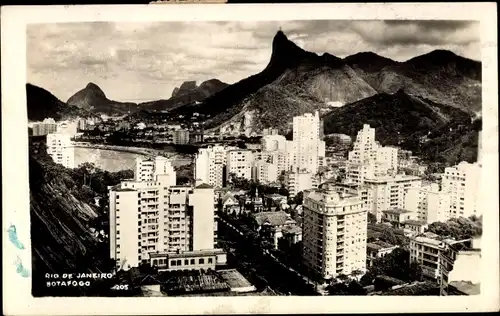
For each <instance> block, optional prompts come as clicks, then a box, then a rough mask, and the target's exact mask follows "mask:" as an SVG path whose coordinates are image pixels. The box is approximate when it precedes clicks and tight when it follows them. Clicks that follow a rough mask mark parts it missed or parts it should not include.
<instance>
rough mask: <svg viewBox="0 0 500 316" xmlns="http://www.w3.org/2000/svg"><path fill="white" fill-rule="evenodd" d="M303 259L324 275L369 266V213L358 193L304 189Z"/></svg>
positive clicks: (334, 275) (343, 272) (363, 269)
mask: <svg viewBox="0 0 500 316" xmlns="http://www.w3.org/2000/svg"><path fill="white" fill-rule="evenodd" d="M303 212H304V223H303V233H302V242H303V261H304V263H305V265H306V266H307V267H309V268H310V269H311V270H312V271H314V272H315V273H317V274H319V275H321V276H322V277H325V278H326V277H336V276H337V275H339V274H345V275H350V274H351V273H352V272H353V271H354V270H360V271H365V269H366V239H367V236H366V234H367V213H366V211H364V210H363V208H362V201H361V198H360V197H359V196H358V195H356V194H350V193H346V192H343V191H342V190H336V189H335V188H333V189H330V190H311V191H306V192H305V193H304V202H303Z"/></svg>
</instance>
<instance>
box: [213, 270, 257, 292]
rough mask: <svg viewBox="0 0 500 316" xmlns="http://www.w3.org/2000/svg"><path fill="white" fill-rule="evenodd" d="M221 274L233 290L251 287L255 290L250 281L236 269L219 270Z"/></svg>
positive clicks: (250, 288)
mask: <svg viewBox="0 0 500 316" xmlns="http://www.w3.org/2000/svg"><path fill="white" fill-rule="evenodd" d="M217 272H218V273H219V275H220V276H221V277H222V278H223V279H224V280H225V281H226V282H227V284H228V285H229V287H230V288H231V290H237V289H249V290H255V287H253V286H252V284H251V283H250V282H248V280H247V279H245V277H244V276H243V275H241V273H239V272H238V270H236V269H228V270H219V271H217Z"/></svg>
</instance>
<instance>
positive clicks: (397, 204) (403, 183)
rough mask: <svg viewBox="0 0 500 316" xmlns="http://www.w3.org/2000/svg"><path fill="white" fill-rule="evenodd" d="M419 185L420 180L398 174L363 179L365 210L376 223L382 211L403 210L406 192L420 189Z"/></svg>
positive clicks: (379, 219) (380, 217) (420, 183)
mask: <svg viewBox="0 0 500 316" xmlns="http://www.w3.org/2000/svg"><path fill="white" fill-rule="evenodd" d="M421 185H422V180H421V178H419V177H415V176H407V175H399V174H398V175H396V176H393V177H389V176H386V177H378V178H375V179H365V181H364V185H363V186H362V188H363V189H362V190H363V191H364V194H363V195H362V198H363V201H364V202H365V203H366V207H367V210H368V211H369V212H370V213H372V214H373V215H375V216H376V217H377V221H381V219H382V211H385V210H391V209H403V208H404V206H405V194H406V191H407V190H410V189H412V188H420V187H421Z"/></svg>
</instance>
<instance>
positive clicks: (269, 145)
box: [261, 135, 286, 151]
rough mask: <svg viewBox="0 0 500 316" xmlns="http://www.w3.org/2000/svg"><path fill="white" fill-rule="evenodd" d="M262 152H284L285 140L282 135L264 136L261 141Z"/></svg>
mask: <svg viewBox="0 0 500 316" xmlns="http://www.w3.org/2000/svg"><path fill="white" fill-rule="evenodd" d="M261 145H262V150H263V151H277V150H279V151H284V150H285V148H286V138H285V136H282V135H265V136H263V137H262V139H261Z"/></svg>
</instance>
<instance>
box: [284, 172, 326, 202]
mask: <svg viewBox="0 0 500 316" xmlns="http://www.w3.org/2000/svg"><path fill="white" fill-rule="evenodd" d="M285 186H286V189H287V190H288V193H289V194H290V196H292V197H293V196H295V195H297V193H299V192H303V191H305V190H311V189H315V188H317V187H318V181H317V178H316V176H315V175H314V174H313V173H312V172H308V171H304V170H296V171H293V172H289V173H287V174H286V176H285Z"/></svg>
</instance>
